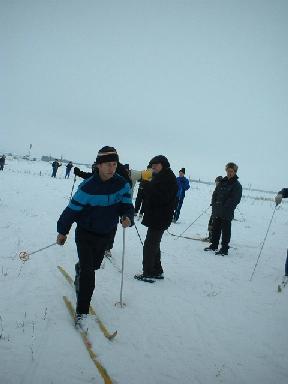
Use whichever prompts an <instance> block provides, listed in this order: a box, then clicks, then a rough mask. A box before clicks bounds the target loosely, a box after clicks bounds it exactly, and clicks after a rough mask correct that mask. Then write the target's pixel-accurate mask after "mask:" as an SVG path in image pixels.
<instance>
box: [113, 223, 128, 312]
mask: <svg viewBox="0 0 288 384" xmlns="http://www.w3.org/2000/svg"><path fill="white" fill-rule="evenodd" d="M124 258H125V228H124V227H123V248H122V268H121V287H120V302H119V303H116V304H115V305H117V304H120V307H121V308H123V307H125V305H126V304H125V303H123V299H122V295H123V276H124Z"/></svg>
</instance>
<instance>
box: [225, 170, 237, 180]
mask: <svg viewBox="0 0 288 384" xmlns="http://www.w3.org/2000/svg"><path fill="white" fill-rule="evenodd" d="M226 175H227V177H228V179H232V177H234V176H235V175H236V172H235V171H234V169H233V168H227V169H226Z"/></svg>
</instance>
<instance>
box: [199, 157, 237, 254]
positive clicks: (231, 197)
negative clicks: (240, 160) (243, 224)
mask: <svg viewBox="0 0 288 384" xmlns="http://www.w3.org/2000/svg"><path fill="white" fill-rule="evenodd" d="M225 170H226V174H227V176H225V177H224V178H223V179H222V180H221V181H220V182H219V184H218V185H217V187H216V188H215V191H214V192H213V195H212V217H213V228H212V244H211V245H210V246H209V247H207V248H204V250H205V251H216V253H215V254H216V255H222V256H224V255H228V249H229V243H230V238H231V221H232V220H233V218H234V211H235V209H236V207H237V205H238V204H239V203H240V201H241V197H242V186H241V184H240V183H239V181H238V176H237V170H238V166H237V165H236V164H235V163H228V164H226V167H225ZM221 234H222V242H221V248H220V249H219V251H217V250H218V245H219V241H220V237H221Z"/></svg>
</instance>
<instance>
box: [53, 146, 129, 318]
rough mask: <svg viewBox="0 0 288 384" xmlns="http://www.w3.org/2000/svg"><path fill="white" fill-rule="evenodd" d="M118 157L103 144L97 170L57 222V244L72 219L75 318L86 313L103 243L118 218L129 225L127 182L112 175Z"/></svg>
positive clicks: (67, 230) (82, 184) (123, 223)
mask: <svg viewBox="0 0 288 384" xmlns="http://www.w3.org/2000/svg"><path fill="white" fill-rule="evenodd" d="M118 162H119V157H118V154H117V151H116V149H115V148H113V147H108V146H106V147H103V148H102V149H100V151H99V152H98V155H97V158H96V167H97V172H95V173H94V174H93V175H92V176H91V177H89V178H88V179H85V180H84V181H83V182H82V183H81V184H80V185H79V188H78V190H77V192H76V193H75V195H74V196H73V198H72V200H71V201H70V203H69V205H68V206H67V207H66V208H65V209H64V211H63V212H62V214H61V216H60V218H59V220H58V222H57V231H58V236H57V244H59V245H64V243H65V241H66V239H67V235H68V233H69V231H70V228H71V226H72V224H73V222H76V223H77V227H76V231H75V242H76V246H77V252H78V258H79V262H78V263H77V264H76V265H75V270H76V277H75V287H76V294H77V306H76V314H77V316H76V319H75V322H76V323H78V322H80V321H81V320H82V319H83V317H84V316H83V315H85V314H88V313H89V306H90V301H91V298H92V295H93V291H94V288H95V270H97V269H99V268H100V265H101V263H102V260H103V257H104V253H105V249H106V246H107V242H108V241H109V239H110V238H111V233H112V232H113V231H115V227H116V226H117V224H118V222H119V218H121V222H122V226H123V228H126V227H129V226H131V225H133V218H134V207H133V204H132V199H131V188H130V185H129V183H128V182H127V181H126V180H125V179H124V178H123V177H122V176H119V175H118V174H116V168H117V164H118Z"/></svg>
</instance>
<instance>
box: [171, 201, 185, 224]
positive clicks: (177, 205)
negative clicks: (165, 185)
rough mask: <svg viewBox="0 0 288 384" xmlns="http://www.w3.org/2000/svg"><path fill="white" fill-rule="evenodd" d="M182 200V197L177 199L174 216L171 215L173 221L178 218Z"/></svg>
mask: <svg viewBox="0 0 288 384" xmlns="http://www.w3.org/2000/svg"><path fill="white" fill-rule="evenodd" d="M183 201H184V198H183V199H182V198H180V199H177V203H176V209H175V211H174V217H173V220H174V221H177V220H178V219H179V216H180V211H181V208H182V205H183Z"/></svg>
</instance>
